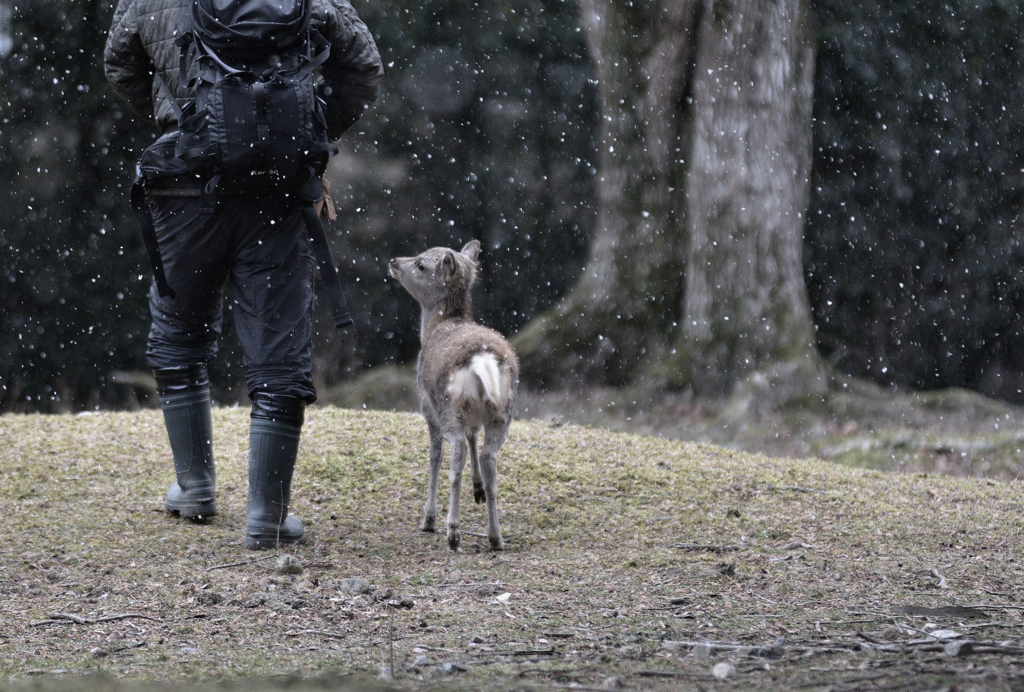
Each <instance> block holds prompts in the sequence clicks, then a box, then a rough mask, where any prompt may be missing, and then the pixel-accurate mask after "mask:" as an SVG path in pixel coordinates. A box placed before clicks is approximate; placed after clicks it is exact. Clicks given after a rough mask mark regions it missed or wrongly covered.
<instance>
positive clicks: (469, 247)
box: [461, 238, 480, 264]
mask: <svg viewBox="0 0 1024 692" xmlns="http://www.w3.org/2000/svg"><path fill="white" fill-rule="evenodd" d="M461 253H462V254H463V255H465V256H466V257H467V258H468V259H469V260H470V261H471V262H472V263H473V264H476V262H477V260H478V259H479V258H480V241H479V240H477V239H475V238H474V239H473V240H471V241H469V242H468V243H466V244H465V245H463V246H462V251H461Z"/></svg>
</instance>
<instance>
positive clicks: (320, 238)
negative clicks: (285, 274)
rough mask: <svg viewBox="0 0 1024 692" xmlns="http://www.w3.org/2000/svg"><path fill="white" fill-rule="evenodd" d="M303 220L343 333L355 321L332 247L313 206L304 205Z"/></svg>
mask: <svg viewBox="0 0 1024 692" xmlns="http://www.w3.org/2000/svg"><path fill="white" fill-rule="evenodd" d="M302 218H303V219H304V220H305V222H306V230H307V231H309V236H310V238H311V239H312V240H313V255H314V256H315V257H316V263H317V265H318V266H319V267H320V279H321V280H322V281H323V282H324V290H325V291H327V302H329V303H330V304H331V313H332V314H333V315H334V326H335V327H337V329H338V331H342V330H344V329H347V328H348V327H351V326H352V325H354V324H355V321H354V320H353V319H352V316H351V315H350V314H349V311H348V303H347V302H346V301H345V292H344V291H343V290H342V288H341V281H340V280H339V279H338V270H337V268H336V267H335V266H334V259H333V258H332V257H331V247H330V245H328V244H327V236H326V235H325V234H324V226H323V224H322V223H321V222H320V217H318V216H317V215H316V210H315V209H314V208H313V205H312V204H304V205H302Z"/></svg>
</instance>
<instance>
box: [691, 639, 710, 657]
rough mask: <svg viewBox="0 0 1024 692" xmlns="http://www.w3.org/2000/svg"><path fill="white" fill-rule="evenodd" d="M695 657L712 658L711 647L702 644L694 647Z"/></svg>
mask: <svg viewBox="0 0 1024 692" xmlns="http://www.w3.org/2000/svg"><path fill="white" fill-rule="evenodd" d="M693 655H694V656H695V657H697V658H711V645H710V644H707V643H705V642H701V643H700V644H697V645H696V646H695V647H693Z"/></svg>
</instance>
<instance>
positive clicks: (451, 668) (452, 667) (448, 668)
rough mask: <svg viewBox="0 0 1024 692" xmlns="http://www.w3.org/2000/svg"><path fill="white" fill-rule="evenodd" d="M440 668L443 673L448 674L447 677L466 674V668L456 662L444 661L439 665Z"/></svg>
mask: <svg viewBox="0 0 1024 692" xmlns="http://www.w3.org/2000/svg"><path fill="white" fill-rule="evenodd" d="M441 668H442V669H443V670H444V672H446V673H448V674H449V675H453V674H455V673H465V672H466V666H464V665H462V664H461V663H459V662H458V661H445V662H444V663H443V664H442V665H441Z"/></svg>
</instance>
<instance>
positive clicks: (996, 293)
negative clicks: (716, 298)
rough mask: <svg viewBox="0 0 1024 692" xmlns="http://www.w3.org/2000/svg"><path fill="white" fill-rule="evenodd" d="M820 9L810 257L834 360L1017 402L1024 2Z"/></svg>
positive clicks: (1023, 380) (813, 289)
mask: <svg viewBox="0 0 1024 692" xmlns="http://www.w3.org/2000/svg"><path fill="white" fill-rule="evenodd" d="M815 5H816V8H815V9H816V15H817V23H818V27H819V32H820V36H821V42H820V45H819V49H818V69H817V82H816V93H815V108H814V110H815V119H816V122H815V133H814V139H815V154H814V168H813V170H814V173H813V187H812V195H813V196H812V201H811V209H810V216H809V225H808V229H807V234H806V238H807V241H806V243H805V266H806V271H807V276H808V289H809V292H810V296H811V301H812V305H813V309H814V313H815V321H816V323H817V325H818V329H819V331H818V335H819V343H820V346H821V349H822V352H823V354H824V355H825V356H826V357H828V358H830V359H832V361H833V362H835V363H836V364H837V365H838V366H839V367H840V368H841V369H842V370H844V371H846V372H849V373H852V374H855V375H860V376H863V377H867V378H870V379H873V380H877V381H880V382H887V383H896V384H899V385H904V386H908V387H913V388H919V389H930V388H935V387H948V386H964V387H970V388H972V389H976V390H979V391H982V392H984V393H987V394H991V395H995V396H998V397H1001V398H1005V399H1008V400H1010V401H1014V402H1018V403H1019V402H1021V401H1022V400H1024V397H1022V396H1021V390H1022V388H1024V358H1022V356H1024V352H1022V347H1024V341H1022V338H1021V337H1022V333H1021V332H1022V328H1024V323H1022V320H1021V307H1022V305H1021V303H1022V288H1024V275H1022V273H1021V267H1022V260H1024V250H1022V248H1021V244H1020V230H1021V223H1020V218H1019V214H1020V211H1021V204H1022V201H1024V200H1022V188H1024V139H1022V136H1021V135H1022V132H1021V127H1022V124H1024V118H1022V117H1021V104H1022V103H1024V83H1022V81H1021V79H1020V74H1021V60H1022V57H1024V31H1022V30H1024V9H1022V8H1021V6H1020V5H1019V4H1018V3H1014V2H1004V1H1002V0H988V1H981V2H975V1H972V2H948V3H928V2H907V1H902V2H881V1H879V2H876V1H873V0H869V1H867V2H857V3H848V2H842V1H839V0H817V2H816V3H815Z"/></svg>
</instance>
